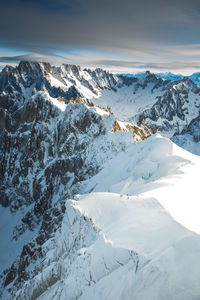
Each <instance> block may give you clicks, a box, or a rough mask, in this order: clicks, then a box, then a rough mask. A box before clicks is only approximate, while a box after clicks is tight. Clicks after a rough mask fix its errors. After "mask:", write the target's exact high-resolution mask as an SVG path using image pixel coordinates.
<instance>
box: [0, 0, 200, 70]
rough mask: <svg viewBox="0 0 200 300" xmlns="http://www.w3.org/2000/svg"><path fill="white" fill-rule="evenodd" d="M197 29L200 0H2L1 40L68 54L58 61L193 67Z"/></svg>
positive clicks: (47, 54) (199, 42)
mask: <svg viewBox="0 0 200 300" xmlns="http://www.w3.org/2000/svg"><path fill="white" fill-rule="evenodd" d="M199 28H200V2H199V1H197V0H190V1H188V0H174V1H172V0H168V1H166V0H149V1H146V0H140V1H136V0H124V1H121V0H101V1H97V0H84V1H83V0H73V1H68V0H35V1H34V0H7V1H6V0H5V1H4V0H2V1H1V4H0V39H1V41H2V42H3V45H4V46H6V47H13V48H16V49H21V50H23V51H29V52H33V53H39V54H40V55H39V56H41V57H42V59H43V57H44V56H45V57H46V58H47V59H48V60H51V61H52V60H53V59H52V56H53V55H55V53H58V52H59V51H60V52H61V53H66V55H67V57H65V58H60V59H58V58H55V60H56V61H57V62H58V61H60V62H62V61H63V62H66V61H68V62H74V63H81V64H91V65H92V64H97V65H98V64H100V63H102V64H103V65H104V64H105V65H107V66H110V67H117V66H118V67H120V68H122V67H126V68H136V67H137V68H143V66H144V67H145V66H146V67H147V68H148V66H149V68H150V67H152V68H156V67H158V66H159V67H160V68H166V69H169V67H170V68H172V67H173V68H175V69H178V68H180V67H181V68H182V67H184V66H185V68H187V66H189V64H190V65H193V66H194V68H195V65H196V66H198V65H199V63H198V62H199V61H200V54H199V53H200V51H199V50H200V46H199V45H200V35H199ZM73 49H77V52H76V54H74V53H73V51H72V50H73ZM82 49H83V50H85V51H84V53H82ZM112 56H114V57H112ZM15 59H16V60H17V59H18V58H15ZM37 59H39V58H38V57H37ZM4 60H5V58H4ZM1 61H3V58H1ZM7 61H9V58H7ZM114 61H115V62H114ZM141 62H142V63H141ZM158 62H159V63H158Z"/></svg>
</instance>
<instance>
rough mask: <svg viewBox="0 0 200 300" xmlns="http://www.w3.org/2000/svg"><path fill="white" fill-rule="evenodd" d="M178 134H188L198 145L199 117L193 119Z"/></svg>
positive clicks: (199, 137) (199, 139) (199, 134)
mask: <svg viewBox="0 0 200 300" xmlns="http://www.w3.org/2000/svg"><path fill="white" fill-rule="evenodd" d="M180 134H181V135H183V134H189V135H191V136H192V137H193V139H194V141H195V142H196V143H198V142H199V141H200V115H199V116H198V117H197V118H195V119H193V120H192V121H191V122H190V123H189V124H188V126H186V127H185V128H184V129H183V130H182V132H180Z"/></svg>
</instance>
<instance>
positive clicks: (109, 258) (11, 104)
mask: <svg viewBox="0 0 200 300" xmlns="http://www.w3.org/2000/svg"><path fill="white" fill-rule="evenodd" d="M199 107H200V88H199V87H198V86H197V85H196V84H194V82H192V81H191V80H190V79H186V78H184V79H181V80H179V81H174V82H172V81H169V80H163V79H161V78H157V76H155V75H154V74H151V73H150V72H148V71H147V72H146V73H145V74H141V75H140V76H138V77H132V78H130V77H127V76H122V75H121V76H115V75H113V74H111V73H109V72H106V71H104V70H102V69H95V70H89V69H84V70H82V69H81V68H80V67H79V66H75V65H62V66H60V67H54V66H51V65H50V64H49V63H37V62H25V61H24V62H21V63H20V64H19V65H18V66H17V67H15V68H14V67H10V66H6V67H5V68H4V69H3V70H2V72H1V73H0V167H1V172H0V177H1V178H0V179H1V180H0V230H1V240H2V242H1V243H0V253H1V255H0V273H1V275H0V297H1V298H2V299H6V300H11V299H16V300H24V299H27V300H29V299H31V300H33V299H38V300H47V299H48V300H51V299H52V300H53V299H56V300H64V299H69V300H74V299H87V300H90V299H110V300H112V299H113V300H114V299H118V300H121V299H127V300H129V299H135V300H143V299H144V300H146V299H150V300H153V299H159V300H167V299H175V300H179V299H180V300H189V299H190V300H196V299H198V298H199V297H200V288H199V281H200V271H199V270H200V266H199V263H198V262H199V261H200V257H199V253H200V251H199V250H200V238H199V232H200V223H199V215H198V211H199V199H198V194H199V193H198V178H199V176H198V175H199V170H200V158H199V156H195V155H193V154H191V153H189V152H187V151H186V150H184V149H182V148H179V147H178V146H177V145H175V144H174V143H173V142H172V141H174V142H175V143H176V144H178V145H181V146H182V147H183V148H185V149H188V150H189V151H191V152H193V153H195V154H198V155H199V154H200V152H199V151H200V146H199V145H200V142H199V141H200V127H199V121H200V120H199ZM156 131H157V132H158V133H156ZM155 133H156V134H155ZM159 133H160V134H161V135H165V136H167V137H162V136H161V135H160V134H159ZM169 137H170V138H171V140H172V141H171V140H170V139H169ZM185 270H187V272H185Z"/></svg>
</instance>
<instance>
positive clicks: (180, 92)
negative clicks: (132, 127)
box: [141, 78, 200, 133]
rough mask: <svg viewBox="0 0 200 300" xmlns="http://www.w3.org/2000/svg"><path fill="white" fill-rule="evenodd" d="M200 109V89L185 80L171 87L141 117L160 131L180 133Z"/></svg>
mask: <svg viewBox="0 0 200 300" xmlns="http://www.w3.org/2000/svg"><path fill="white" fill-rule="evenodd" d="M199 107H200V88H199V87H198V86H196V85H195V84H194V83H193V82H192V81H191V80H190V79H188V78H184V79H183V80H181V81H178V82H175V83H174V84H173V85H172V86H171V87H170V86H169V88H168V90H167V91H166V92H165V93H164V94H163V95H162V96H159V97H158V99H157V102H156V103H155V104H154V105H153V106H152V107H151V108H149V109H147V110H145V111H143V113H142V114H141V115H143V116H144V117H145V118H146V119H147V122H149V123H151V124H153V126H154V127H156V128H157V129H158V130H160V131H168V130H169V131H174V132H176V133H180V132H181V131H182V130H183V128H184V127H185V126H187V125H188V123H189V122H190V121H191V120H192V119H193V118H195V117H196V116H197V115H198V111H199Z"/></svg>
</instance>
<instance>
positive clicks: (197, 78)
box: [117, 72, 200, 85]
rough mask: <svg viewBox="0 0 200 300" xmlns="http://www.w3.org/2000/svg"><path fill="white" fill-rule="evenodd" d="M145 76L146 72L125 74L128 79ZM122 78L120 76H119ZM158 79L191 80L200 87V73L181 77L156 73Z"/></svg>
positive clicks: (167, 73) (169, 73) (179, 75)
mask: <svg viewBox="0 0 200 300" xmlns="http://www.w3.org/2000/svg"><path fill="white" fill-rule="evenodd" d="M142 74H144V72H140V73H137V74H131V73H130V74H124V76H126V77H138V76H141V75H142ZM117 75H118V76H120V74H117ZM155 75H156V77H157V78H162V79H165V80H170V81H177V80H182V79H183V78H189V79H191V80H192V81H193V82H194V83H195V84H197V85H200V73H199V72H197V73H193V74H192V75H188V76H187V75H181V74H174V73H172V72H165V73H155Z"/></svg>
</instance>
